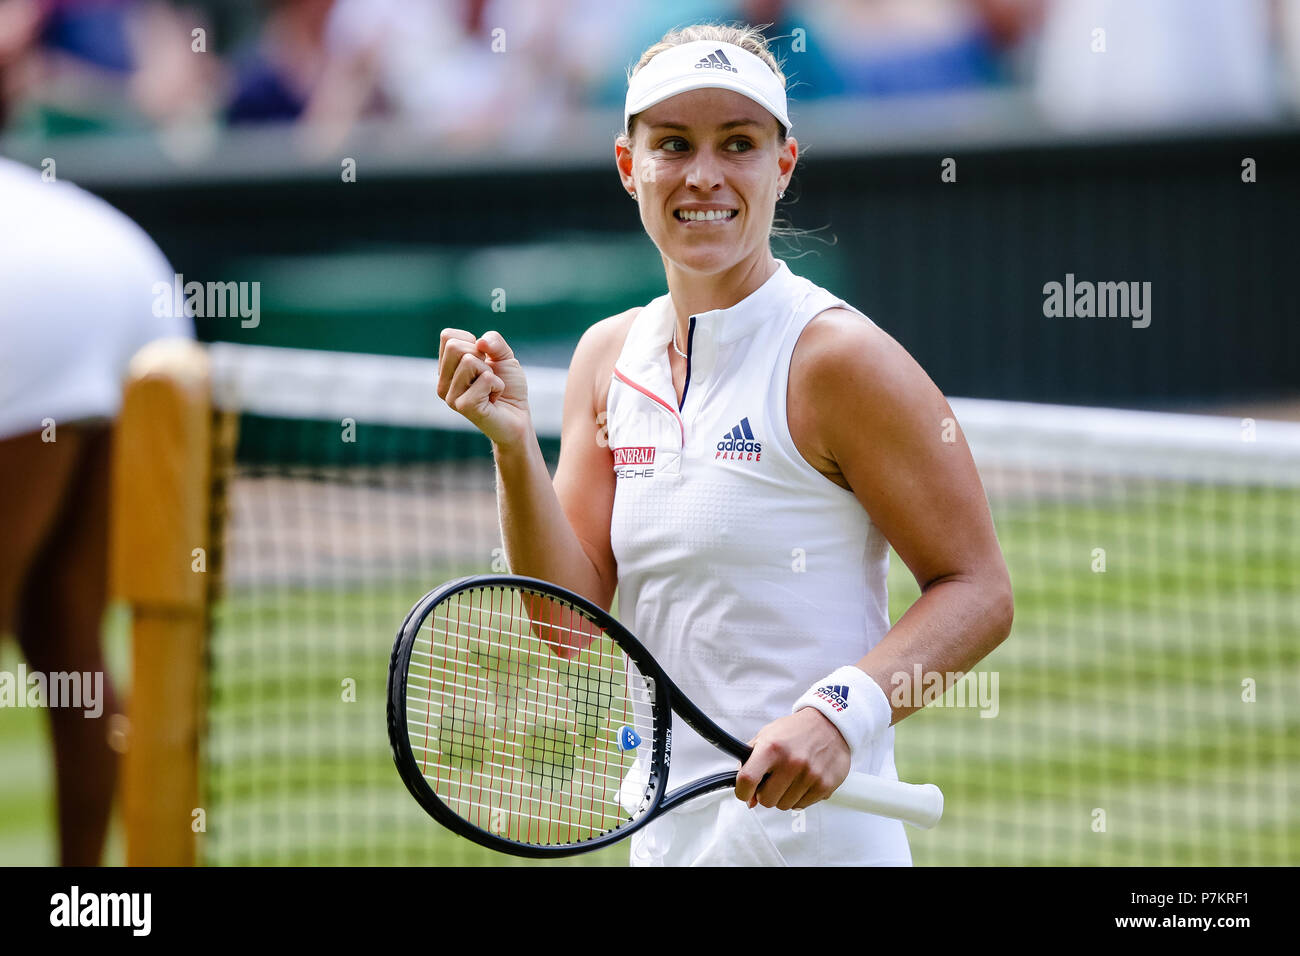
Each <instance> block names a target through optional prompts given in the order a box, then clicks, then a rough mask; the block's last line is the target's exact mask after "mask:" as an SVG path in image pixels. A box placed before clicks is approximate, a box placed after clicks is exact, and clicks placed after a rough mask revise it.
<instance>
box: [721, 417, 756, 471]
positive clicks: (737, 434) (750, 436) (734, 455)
mask: <svg viewBox="0 0 1300 956" xmlns="http://www.w3.org/2000/svg"><path fill="white" fill-rule="evenodd" d="M762 457H763V443H762V442H761V441H759V440H758V439H756V438H755V437H754V431H753V429H752V428H750V427H749V419H748V418H742V419H741V420H740V424H739V425H735V426H733V427H732V429H731V431H729V432H727V433H726V434H725V435H723V436H722V440H721V441H720V442H718V451H717V454H715V455H714V456H713V459H714V460H715V461H717V460H719V459H721V460H722V461H760V460H762Z"/></svg>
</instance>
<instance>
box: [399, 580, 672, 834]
mask: <svg viewBox="0 0 1300 956" xmlns="http://www.w3.org/2000/svg"><path fill="white" fill-rule="evenodd" d="M654 694H655V689H654V686H653V683H652V682H650V681H649V680H647V679H646V678H645V677H644V676H643V675H642V674H641V673H640V671H639V670H638V669H637V668H636V666H635V664H634V663H633V662H632V661H631V660H630V659H629V658H628V656H627V655H626V653H625V652H624V651H623V650H622V648H621V647H620V646H619V645H618V643H617V642H616V641H615V640H614V639H613V638H611V637H610V636H609V635H608V634H607V633H605V631H604V630H603V629H602V628H601V627H600V626H599V625H598V624H596V623H595V622H593V621H592V620H590V619H589V618H588V617H587V616H586V615H585V614H584V613H583V612H582V611H581V610H580V609H578V608H575V607H573V606H571V605H569V604H568V603H567V602H564V601H562V600H560V599H558V598H554V597H550V596H541V595H538V594H535V593H532V592H528V591H523V590H520V589H519V588H514V587H501V586H497V587H478V588H472V589H468V590H465V591H460V592H457V593H456V594H454V595H452V596H451V597H449V598H448V599H447V600H445V601H444V602H443V603H441V604H440V605H439V606H438V607H437V608H435V609H434V611H433V612H432V613H431V614H430V616H429V618H428V620H426V621H425V623H424V626H423V628H422V629H421V632H420V634H419V637H418V638H417V640H416V642H415V646H414V647H413V648H412V652H411V660H410V663H409V665H408V672H407V733H408V737H409V740H410V743H411V749H412V751H413V752H414V754H415V756H416V759H417V762H418V763H419V765H420V768H421V772H422V773H423V775H424V777H425V779H426V780H427V781H428V783H429V785H430V787H431V788H432V789H433V791H434V793H435V794H436V795H437V796H438V798H439V799H440V800H441V801H442V802H443V803H444V804H445V805H446V806H448V807H449V808H451V809H452V810H453V811H454V812H455V813H457V814H458V815H459V816H461V817H462V818H463V819H465V820H466V821H468V822H470V823H472V824H474V825H475V826H478V827H480V828H482V829H484V830H487V831H489V832H491V833H493V834H494V835H496V836H498V837H502V838H504V839H508V840H512V841H514V842H518V843H524V844H531V845H535V846H555V845H562V844H567V843H574V842H580V841H582V840H588V839H592V838H593V837H597V836H602V835H604V834H608V833H611V832H613V831H615V830H618V829H620V828H621V827H623V826H626V825H628V824H629V823H631V822H632V821H633V820H635V819H636V818H637V817H638V816H639V815H640V812H642V811H643V810H644V809H645V806H644V804H645V803H646V799H645V798H646V791H647V787H648V781H649V765H650V759H649V758H650V753H652V748H653V747H654V744H655V741H656V739H657V733H658V728H657V727H656V726H655V721H654V710H655V708H654V706H653V703H652V702H653V700H654ZM638 753H644V754H645V757H644V759H642V760H640V761H638V760H637V754H638Z"/></svg>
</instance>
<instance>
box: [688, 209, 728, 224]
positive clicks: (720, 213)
mask: <svg viewBox="0 0 1300 956" xmlns="http://www.w3.org/2000/svg"><path fill="white" fill-rule="evenodd" d="M736 215H737V210H735V209H678V210H677V211H676V212H674V213H673V217H674V218H675V219H676V220H677V221H678V222H729V221H730V220H732V219H735V218H736Z"/></svg>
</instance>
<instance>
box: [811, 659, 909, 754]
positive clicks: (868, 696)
mask: <svg viewBox="0 0 1300 956" xmlns="http://www.w3.org/2000/svg"><path fill="white" fill-rule="evenodd" d="M805 707H815V708H816V709H817V710H819V711H821V712H822V714H824V715H825V717H826V719H827V720H829V721H830V722H831V723H832V724H834V725H835V728H836V729H837V730H838V731H839V732H840V734H841V735H842V736H843V737H844V739H845V741H847V742H848V745H849V751H850V752H851V753H852V754H853V756H854V757H857V755H858V751H859V750H864V749H866V748H867V747H868V746H869V745H870V744H871V742H872V741H873V740H875V738H876V737H877V736H879V735H880V734H882V733H884V731H885V730H887V729H888V728H889V723H890V721H891V720H892V719H893V715H894V711H893V708H892V707H891V706H890V705H889V698H888V697H886V696H885V692H884V691H883V690H881V689H880V685H879V684H877V683H876V682H875V680H873V679H872V678H871V676H870V675H869V674H867V673H866V671H863V670H862V669H860V668H857V667H854V666H853V665H851V664H850V665H847V666H845V667H840V668H837V669H836V670H834V671H832V672H831V673H830V674H828V675H827V676H825V677H823V678H822V679H821V680H819V681H817V683H815V684H813V685H812V687H810V688H808V690H806V691H805V692H804V695H803V696H802V697H800V698H799V699H798V700H797V701H795V702H794V707H793V708H791V710H790V712H791V713H798V712H799V711H800V710H803V708H805Z"/></svg>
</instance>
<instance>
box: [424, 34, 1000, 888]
mask: <svg viewBox="0 0 1300 956" xmlns="http://www.w3.org/2000/svg"><path fill="white" fill-rule="evenodd" d="M625 114H626V115H625V121H626V128H625V131H624V133H623V134H621V135H620V136H619V137H618V138H617V141H616V144H615V162H616V164H617V167H618V173H619V176H620V178H621V180H622V183H623V187H624V188H625V189H626V191H627V193H628V195H629V196H630V197H631V198H632V199H633V200H635V201H636V203H637V208H638V209H639V210H640V215H641V222H642V224H643V225H644V227H645V230H646V232H647V233H648V234H649V236H650V238H651V239H652V240H653V241H654V243H655V245H656V246H657V247H658V249H659V252H660V254H661V256H662V258H663V264H664V273H665V277H666V279H667V285H668V293H667V294H666V295H664V296H661V297H659V298H658V299H655V300H654V301H653V302H651V303H649V304H648V305H646V306H644V307H642V308H634V309H630V310H629V311H627V312H624V313H622V314H621V315H616V316H612V317H610V318H607V319H605V320H603V321H601V322H598V323H596V324H595V325H594V326H592V327H591V328H590V329H589V330H588V331H587V332H586V334H584V335H583V337H582V339H581V341H580V342H579V344H578V347H577V349H576V351H575V353H574V356H573V361H572V364H571V367H570V371H569V378H568V384H567V389H566V395H565V405H564V421H563V431H562V436H561V451H560V460H559V464H558V467H557V470H556V473H555V477H554V480H553V481H552V479H551V477H550V475H549V474H548V471H547V467H546V465H545V463H544V461H543V458H542V454H541V451H540V448H539V445H538V442H537V439H536V435H535V432H534V430H533V426H532V423H531V420H530V417H529V411H528V399H527V389H526V385H525V378H524V373H523V371H522V369H521V367H520V365H519V362H518V361H517V360H516V359H515V358H514V355H513V353H512V352H511V350H510V347H509V346H508V345H507V343H506V342H505V341H504V339H503V338H502V336H501V335H500V334H498V333H496V332H487V333H486V334H484V335H482V336H481V337H479V336H475V335H472V334H470V333H468V332H466V331H462V330H455V329H448V330H445V331H444V332H443V333H442V342H441V349H440V357H439V358H440V370H439V371H440V378H439V383H438V394H439V395H440V396H441V397H442V398H444V399H445V400H446V401H447V403H448V404H449V405H450V406H451V407H452V408H453V409H455V410H456V411H458V412H459V413H461V414H462V415H464V416H465V417H466V418H467V419H469V421H471V422H472V423H474V424H475V425H476V426H477V427H478V428H479V429H480V430H482V431H483V432H484V433H485V434H486V435H487V436H488V437H490V438H491V439H492V441H493V447H494V451H495V456H496V463H497V470H498V479H499V486H498V487H499V502H500V512H501V523H502V530H503V534H504V538H505V543H506V550H507V555H508V558H509V563H510V567H511V570H512V571H514V572H516V573H521V574H528V575H532V576H535V577H538V578H543V579H546V580H550V581H554V582H555V583H557V584H560V585H563V586H564V587H567V588H570V589H572V590H574V591H577V592H578V593H580V594H583V595H585V596H587V597H588V598H590V599H592V600H593V601H595V602H596V603H598V604H600V605H601V606H602V607H606V608H608V607H609V606H610V603H611V601H612V599H613V597H614V592H615V588H618V589H619V595H620V597H619V600H620V613H621V615H622V618H623V620H624V622H625V623H627V624H628V625H629V628H630V630H631V631H632V633H633V634H635V635H637V637H638V638H640V639H641V640H642V641H643V642H645V644H646V645H647V647H648V648H649V650H650V652H651V653H652V654H653V655H654V656H655V657H656V659H657V660H658V661H659V662H660V663H661V664H662V665H663V667H664V669H665V671H666V672H667V673H668V674H669V676H671V677H672V678H673V679H674V681H676V682H677V683H678V684H679V685H680V687H681V689H682V691H683V692H684V693H685V694H686V696H687V697H689V698H690V699H691V700H693V701H694V702H695V703H697V704H698V705H699V706H700V707H701V708H702V709H703V711H704V712H705V713H707V714H709V715H710V716H712V717H713V718H714V719H715V720H716V721H717V722H718V723H719V724H720V725H721V726H722V727H724V728H725V729H727V730H729V731H731V732H732V733H734V734H735V735H736V736H738V737H740V738H741V739H750V741H751V743H752V744H753V747H754V752H753V755H752V756H751V757H750V759H749V760H748V761H747V762H746V763H745V765H744V767H743V768H742V769H741V772H740V775H739V778H738V780H737V783H736V788H735V792H734V796H735V797H737V798H739V799H738V800H737V799H730V798H729V797H728V796H727V792H724V793H723V795H722V796H721V797H719V798H716V799H707V798H706V799H700V800H697V801H694V802H693V803H691V804H688V805H686V806H685V807H683V808H681V809H679V810H677V811H674V812H673V813H671V814H668V815H666V816H664V817H662V818H660V819H659V820H656V821H655V822H654V823H652V824H650V825H649V826H647V827H646V828H645V829H643V830H641V831H640V832H638V833H637V834H636V835H635V836H634V838H633V847H632V862H633V863H634V864H644V865H656V864H659V865H663V864H668V865H678V864H708V863H714V864H716V863H737V864H773V865H780V864H787V863H788V864H850V865H869V864H874V865H908V864H910V863H911V854H910V851H909V848H908V844H907V838H906V836H905V834H904V832H903V827H902V824H901V823H899V822H898V821H895V820H889V819H885V818H883V817H876V816H870V815H866V814H861V813H857V812H854V811H848V810H843V809H840V808H838V807H835V806H834V805H832V804H828V803H825V802H823V801H824V799H825V798H826V797H827V796H828V795H829V794H831V793H832V792H833V791H834V790H835V788H836V787H837V786H839V784H840V783H841V782H842V781H843V780H844V778H845V777H846V776H847V774H848V773H849V771H850V769H852V770H859V771H864V772H868V773H875V774H879V775H882V776H886V777H890V778H893V779H897V771H896V770H895V766H894V759H893V728H892V725H893V724H894V723H896V722H897V721H898V720H899V719H901V718H903V717H905V716H907V715H908V714H910V713H912V712H913V711H915V710H917V709H919V707H920V706H921V701H920V700H918V699H917V696H916V694H914V693H913V689H912V688H910V686H908V685H907V684H906V682H905V681H900V679H899V676H900V675H905V676H906V677H907V678H909V679H910V677H911V675H912V674H913V673H914V667H915V666H916V665H919V666H920V669H921V671H922V672H924V673H926V674H929V673H933V672H937V673H941V674H949V673H953V672H965V671H968V670H970V668H971V667H972V666H973V665H974V664H975V663H976V662H978V661H979V660H980V659H981V658H983V657H984V656H985V655H986V654H988V653H989V651H991V650H992V649H993V648H994V647H996V646H997V645H998V643H1000V642H1001V641H1002V640H1003V639H1004V638H1005V637H1006V636H1007V634H1008V632H1009V631H1010V627H1011V617H1012V598H1011V586H1010V581H1009V578H1008V575H1007V570H1006V566H1005V563H1004V561H1003V559H1002V554H1001V551H1000V549H999V547H998V542H997V539H996V537H995V535H994V531H993V525H992V520H991V517H990V514H989V509H988V504H987V501H986V499H985V496H984V491H983V488H982V486H981V484H980V479H979V477H978V475H977V473H976V471H975V466H974V463H973V461H972V458H971V455H970V452H969V450H968V448H967V445H966V443H965V440H964V439H963V437H962V436H961V434H960V433H959V432H957V433H956V434H954V430H953V429H952V427H951V425H952V419H953V413H952V410H951V409H950V408H949V406H948V403H947V402H946V401H945V400H944V397H943V396H942V394H940V392H939V390H938V389H937V388H936V387H935V385H934V384H933V382H931V381H930V379H929V377H928V376H927V375H926V374H925V372H924V371H922V369H921V368H920V367H919V366H918V365H917V364H916V362H915V361H914V360H913V359H912V358H911V357H910V356H909V355H908V354H907V352H906V351H904V350H903V348H902V347H901V346H899V345H898V343H896V342H895V341H894V340H893V339H892V338H890V337H889V336H888V335H887V334H885V333H884V332H883V331H881V330H880V329H879V328H877V327H876V326H875V325H874V324H873V323H872V322H871V321H870V320H869V319H868V318H867V317H866V316H864V315H863V314H862V313H860V312H859V311H858V310H857V309H855V308H854V307H853V306H851V305H849V304H848V303H846V302H844V301H843V300H841V299H839V298H837V297H836V296H835V295H834V294H832V293H830V292H827V291H826V290H824V289H821V288H818V287H817V286H815V285H814V284H813V283H811V282H809V281H807V280H806V279H803V278H800V277H799V276H797V275H795V274H794V273H792V272H791V271H790V269H789V268H788V267H787V265H786V264H785V263H784V262H782V261H780V260H778V259H777V258H775V257H774V256H773V254H772V252H771V249H770V246H769V237H770V235H771V229H772V221H773V216H774V212H775V205H776V202H777V201H778V200H779V199H780V198H781V196H782V195H783V193H784V191H785V189H786V187H787V185H788V184H789V181H790V176H791V174H792V173H793V171H794V168H795V164H796V161H797V160H798V155H799V147H798V144H797V142H796V141H795V139H794V138H793V137H792V136H791V135H790V129H791V124H790V118H789V115H788V113H787V104H786V94H785V80H784V77H783V75H782V73H781V70H780V68H779V65H778V64H777V63H776V61H775V59H774V57H773V56H772V54H771V53H770V51H769V50H768V49H767V46H766V43H765V41H764V39H763V37H762V35H761V33H759V31H758V30H755V29H752V28H741V27H721V26H715V25H703V26H695V27H689V28H686V29H683V30H679V31H674V32H672V33H669V34H668V35H667V36H665V37H664V38H663V40H662V41H661V42H659V43H657V44H655V45H654V46H652V47H651V48H650V49H648V50H647V51H646V52H645V54H644V55H643V56H642V57H641V60H640V62H639V63H638V64H637V66H636V68H635V69H634V70H633V71H632V74H631V77H630V80H629V83H628V92H627V102H626V108H625ZM945 438H948V439H949V440H947V441H945ZM890 544H892V545H893V546H894V548H895V549H896V550H897V552H898V554H899V556H900V557H901V558H902V559H903V561H904V562H906V564H907V566H908V568H909V569H910V570H911V572H912V573H913V574H914V575H915V577H916V580H917V582H918V584H919V585H920V587H921V592H922V593H921V597H920V598H919V599H918V600H917V601H916V603H915V604H913V605H912V607H911V608H910V609H909V610H908V611H907V613H906V614H905V615H903V617H902V618H901V619H900V620H899V622H898V623H897V624H896V625H895V626H894V627H893V628H892V629H891V628H890V626H889V614H888V593H887V589H886V572H887V568H888V548H889V545H890ZM917 691H918V692H919V689H917ZM673 729H674V733H673V738H672V768H671V775H672V778H675V779H678V780H689V779H693V778H695V777H698V776H701V775H704V774H706V773H716V772H723V771H726V770H734V769H735V768H734V763H732V764H731V766H728V762H729V761H728V758H727V757H726V756H725V755H723V754H721V753H720V752H719V751H717V750H716V749H715V748H713V747H712V746H710V745H709V744H707V743H705V742H704V741H702V740H701V739H700V738H698V737H696V736H695V735H694V733H693V732H691V731H690V730H689V728H687V727H686V726H685V725H684V724H682V723H675V725H674V728H673ZM670 785H671V779H670ZM793 809H797V810H802V811H804V812H802V813H799V814H791V813H782V812H781V811H788V810H793Z"/></svg>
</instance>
